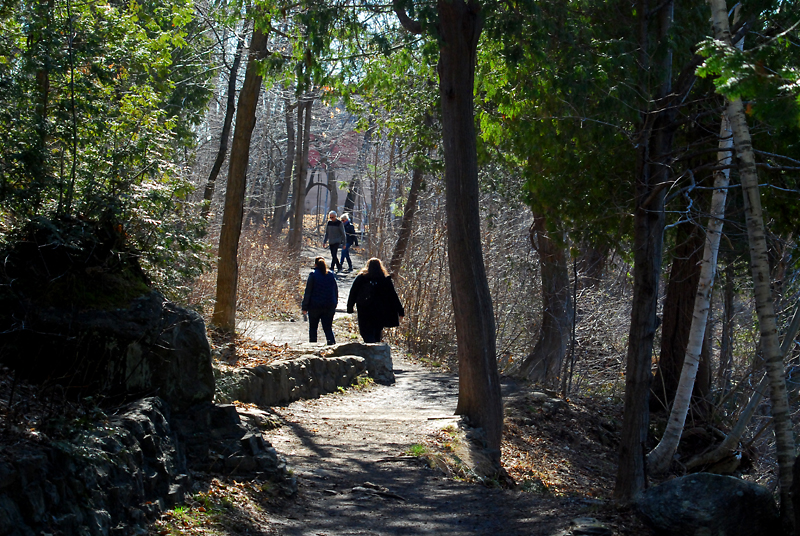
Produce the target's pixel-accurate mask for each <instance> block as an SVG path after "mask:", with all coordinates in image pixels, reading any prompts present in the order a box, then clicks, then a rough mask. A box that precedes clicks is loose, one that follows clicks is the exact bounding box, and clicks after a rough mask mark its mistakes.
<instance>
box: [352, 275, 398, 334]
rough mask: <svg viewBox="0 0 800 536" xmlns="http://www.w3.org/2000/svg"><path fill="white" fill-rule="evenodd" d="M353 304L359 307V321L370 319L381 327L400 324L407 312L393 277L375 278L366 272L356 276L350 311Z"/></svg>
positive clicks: (391, 326)
mask: <svg viewBox="0 0 800 536" xmlns="http://www.w3.org/2000/svg"><path fill="white" fill-rule="evenodd" d="M353 306H356V307H358V318H359V322H361V320H362V318H363V319H368V321H369V323H371V324H372V325H373V326H375V327H379V328H381V329H382V328H393V327H396V326H399V325H400V317H401V316H405V314H406V313H405V310H404V309H403V304H402V303H400V298H399V297H398V296H397V291H396V290H395V289H394V283H392V278H391V277H381V278H379V279H373V278H371V277H370V276H368V275H366V274H360V275H359V276H358V277H356V279H355V281H353V286H352V288H351V289H350V296H348V298H347V312H348V313H352V312H353Z"/></svg>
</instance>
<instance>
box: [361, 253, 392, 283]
mask: <svg viewBox="0 0 800 536" xmlns="http://www.w3.org/2000/svg"><path fill="white" fill-rule="evenodd" d="M358 273H359V274H360V275H368V276H369V277H371V278H373V279H378V278H380V277H389V272H388V270H386V267H385V266H384V265H383V263H382V262H381V260H380V259H379V258H377V257H372V258H371V259H370V260H368V261H367V264H365V265H364V267H363V268H362V269H361V271H360V272H358Z"/></svg>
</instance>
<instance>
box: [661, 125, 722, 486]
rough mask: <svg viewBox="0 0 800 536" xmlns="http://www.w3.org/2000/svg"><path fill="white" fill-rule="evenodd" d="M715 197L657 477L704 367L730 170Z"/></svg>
mask: <svg viewBox="0 0 800 536" xmlns="http://www.w3.org/2000/svg"><path fill="white" fill-rule="evenodd" d="M727 123H728V121H727V120H726V118H724V117H723V121H722V126H721V127H720V137H721V141H720V149H721V150H720V151H719V153H718V154H717V159H718V160H719V161H720V164H721V166H725V164H726V163H729V162H730V154H731V153H730V151H729V150H726V149H729V146H727V145H728V143H729V142H728V140H730V136H729V135H728V132H729V130H730V129H729V126H728V124H727ZM714 175H715V176H714V194H713V196H712V198H711V211H710V212H709V214H710V216H709V218H708V230H707V232H706V238H705V246H704V248H703V260H702V263H701V265H700V280H699V281H698V283H697V296H696V297H695V301H694V313H693V314H692V323H691V327H690V329H689V333H688V339H689V340H688V344H687V346H686V353H685V356H684V358H683V367H682V369H681V376H680V381H679V383H678V388H677V390H676V391H675V400H674V403H673V405H672V411H671V412H670V415H669V420H668V421H667V428H666V429H665V430H664V435H663V436H662V437H661V441H659V443H658V445H656V448H654V449H653V450H652V451H650V453H649V454H648V455H647V464H648V468H649V469H650V470H651V471H652V472H654V473H656V474H661V473H664V472H665V471H666V470H667V469H669V466H670V463H671V462H672V457H673V455H674V454H675V451H676V450H678V444H679V443H680V440H681V435H682V434H683V426H684V424H685V423H686V414H687V413H688V411H689V404H690V402H691V399H692V391H693V389H694V383H695V378H696V376H697V370H698V366H699V364H700V353H701V352H702V350H703V341H704V338H705V334H706V326H707V322H708V313H709V311H710V309H711V295H712V291H713V287H714V277H715V275H716V271H717V254H718V253H719V242H720V239H721V238H722V224H723V221H724V218H725V201H726V200H727V196H728V184H729V183H730V179H729V173H728V172H727V170H725V171H719V172H717V173H715V174H714Z"/></svg>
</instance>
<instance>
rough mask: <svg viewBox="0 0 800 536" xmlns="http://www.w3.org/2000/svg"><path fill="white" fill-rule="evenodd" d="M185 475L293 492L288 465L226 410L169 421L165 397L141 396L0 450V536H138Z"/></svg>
mask: <svg viewBox="0 0 800 536" xmlns="http://www.w3.org/2000/svg"><path fill="white" fill-rule="evenodd" d="M192 471H212V472H214V474H221V475H226V476H237V477H240V478H245V477H246V478H255V477H258V478H260V479H263V480H270V481H272V482H274V483H275V484H276V485H277V486H276V487H277V489H279V490H280V491H281V492H283V493H284V494H286V495H291V494H293V493H295V492H296V490H297V483H296V481H295V479H294V477H293V476H292V475H291V474H290V472H289V471H288V470H287V468H286V462H285V461H284V460H283V459H282V458H281V457H279V456H278V454H277V453H276V452H275V449H273V448H272V447H271V446H270V445H269V444H268V443H266V442H265V441H264V440H263V438H262V436H261V433H260V431H259V430H258V429H257V428H255V427H253V426H251V425H248V424H247V423H244V422H242V420H241V419H240V418H239V415H238V414H237V411H236V408H235V407H234V406H216V405H213V404H210V403H208V404H203V405H199V406H195V407H193V408H191V409H190V410H189V411H187V412H185V413H183V414H180V415H178V414H176V415H170V412H169V410H168V405H167V404H166V403H165V402H164V401H163V400H161V399H160V398H156V397H154V398H146V399H142V400H139V401H137V402H134V403H132V404H130V405H129V406H128V407H127V408H126V409H125V410H124V411H123V412H122V413H121V414H119V415H118V416H114V417H110V418H109V419H108V420H107V421H106V422H104V423H101V424H100V425H99V426H94V427H92V428H91V429H88V428H87V429H86V430H75V432H74V434H73V437H72V438H70V439H69V440H62V441H55V442H49V443H48V442H33V441H26V442H18V443H17V444H15V445H14V446H12V447H9V448H6V449H4V450H3V451H2V452H0V535H2V536H33V535H34V534H36V535H38V534H61V535H63V536H73V535H75V536H109V535H119V536H128V535H131V534H146V533H147V524H148V523H149V522H150V521H152V520H153V519H154V518H155V517H156V515H157V514H159V513H160V512H162V511H163V510H165V509H167V508H171V507H174V506H177V505H179V504H182V503H183V502H184V498H185V496H186V494H187V492H189V491H190V490H191V489H192V479H191V476H190V475H191V474H192Z"/></svg>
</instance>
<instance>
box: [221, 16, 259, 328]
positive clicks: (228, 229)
mask: <svg viewBox="0 0 800 536" xmlns="http://www.w3.org/2000/svg"><path fill="white" fill-rule="evenodd" d="M266 48H267V34H265V33H264V32H263V31H262V30H261V28H260V27H259V26H258V25H256V28H255V29H254V31H253V37H252V39H251V40H250V52H249V53H248V58H247V70H246V71H245V75H244V83H243V85H242V90H241V92H240V93H239V106H238V109H237V110H236V127H235V128H234V132H233V145H232V146H231V158H230V164H229V165H228V187H227V189H226V191H225V209H224V213H223V215H222V230H221V232H220V237H219V249H218V252H217V292H216V302H215V304H214V314H213V316H212V317H211V322H212V324H214V325H215V326H217V327H218V328H219V329H221V330H223V331H225V332H228V333H233V332H234V331H235V330H236V293H237V288H238V281H239V261H238V250H239V237H240V236H241V233H242V219H243V217H244V193H245V189H246V185H247V167H248V165H249V163H250V162H249V159H250V139H251V137H252V135H253V128H254V127H255V124H256V107H257V106H258V96H259V94H260V93H261V74H260V73H259V69H260V62H259V60H260V59H261V58H263V57H264V55H265V52H266Z"/></svg>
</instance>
